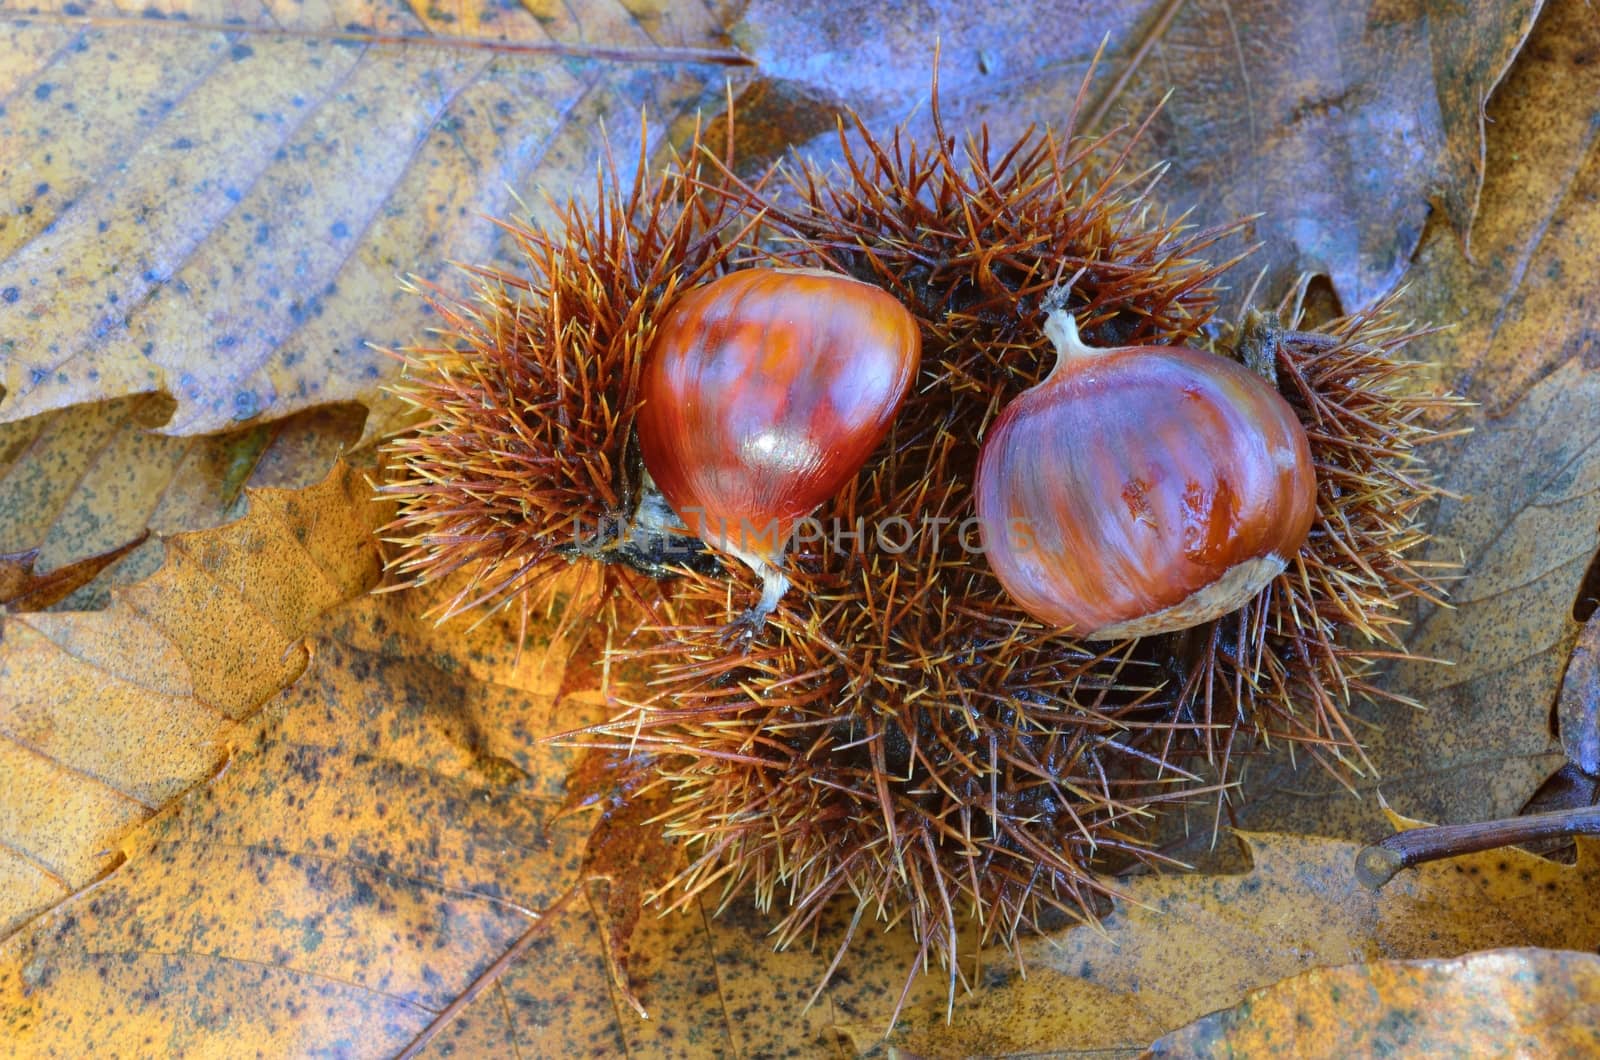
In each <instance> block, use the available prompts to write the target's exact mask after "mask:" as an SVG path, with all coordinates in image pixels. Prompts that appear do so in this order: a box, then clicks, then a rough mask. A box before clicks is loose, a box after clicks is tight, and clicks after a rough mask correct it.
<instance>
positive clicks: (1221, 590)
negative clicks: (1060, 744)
mask: <svg viewBox="0 0 1600 1060" xmlns="http://www.w3.org/2000/svg"><path fill="white" fill-rule="evenodd" d="M1045 333H1046V334H1047V335H1048V336H1049V337H1050V339H1051V341H1052V342H1053V343H1054V344H1055V346H1056V355H1057V360H1056V366H1055V369H1054V370H1053V371H1052V372H1051V374H1050V375H1049V377H1048V378H1046V379H1045V380H1044V382H1042V383H1040V384H1039V385H1038V386H1036V387H1034V388H1033V389H1031V390H1029V391H1027V392H1026V393H1024V394H1022V395H1021V396H1019V397H1018V398H1017V399H1016V400H1014V401H1013V402H1012V403H1011V404H1010V405H1008V406H1007V407H1006V408H1005V409H1004V410H1003V411H1002V412H1001V413H1000V415H999V417H998V418H997V419H996V420H995V422H994V424H993V426H992V427H990V429H989V433H988V436H987V437H986V438H985V439H984V443H983V451H982V453H981V454H980V456H979V459H978V471H977V482H976V502H977V511H978V520H979V527H980V530H981V532H982V539H983V543H984V548H985V551H986V554H987V556H988V560H989V565H990V567H991V568H992V569H993V570H994V572H995V574H996V576H998V577H999V579H1000V583H1001V584H1002V585H1004V586H1005V588H1006V591H1007V592H1008V593H1010V595H1011V597H1012V599H1013V600H1015V601H1016V602H1017V603H1018V604H1019V605H1020V606H1021V607H1022V609H1023V610H1025V611H1027V612H1028V613H1029V614H1031V615H1033V616H1034V617H1035V618H1038V619H1040V620H1041V621H1043V622H1047V623H1050V624H1052V625H1056V626H1061V627H1063V628H1066V629H1068V630H1070V631H1072V632H1074V633H1075V634H1077V635H1078V636H1081V637H1083V638H1085V639H1087V640H1115V639H1120V638H1123V637H1138V636H1147V635H1150V634H1153V633H1166V632H1169V631H1171V630H1176V629H1186V628H1188V627H1190V626H1196V625H1199V624H1200V623H1202V622H1207V621H1210V620H1211V619H1213V618H1217V617H1218V616H1220V615H1224V614H1227V613H1228V612H1230V611H1234V610H1237V609H1238V608H1239V607H1242V606H1243V605H1244V604H1245V603H1246V602H1247V601H1248V600H1249V599H1250V598H1251V597H1253V596H1254V595H1256V594H1257V593H1259V592H1260V591H1261V590H1262V589H1263V588H1265V587H1266V585H1267V583H1268V582H1270V581H1271V580H1272V579H1273V578H1275V577H1277V575H1278V574H1279V573H1280V572H1282V571H1283V569H1284V567H1285V565H1286V564H1287V563H1288V560H1289V558H1290V557H1292V556H1293V555H1294V554H1295V553H1296V552H1297V551H1298V550H1299V548H1300V546H1301V545H1302V544H1304V543H1305V540H1306V536H1307V534H1309V532H1310V529H1311V521H1312V518H1313V516H1314V515H1315V513H1316V477H1315V474H1314V471H1313V468H1312V464H1311V450H1310V446H1309V444H1308V442H1307V440H1306V432H1305V429H1304V428H1303V427H1302V426H1301V425H1300V421H1299V420H1298V419H1297V418H1296V417H1295V414H1294V411H1293V410H1292V409H1291V408H1290V407H1289V405H1288V403H1287V402H1285V401H1284V400H1283V398H1282V397H1281V396H1279V394H1278V393H1277V391H1276V390H1274V389H1273V388H1272V387H1271V386H1269V385H1268V384H1267V383H1266V382H1265V381H1264V380H1263V379H1262V378H1261V377H1260V376H1258V375H1256V374H1254V373H1252V372H1250V371H1249V370H1248V369H1246V368H1244V367H1242V366H1241V365H1239V364H1237V363H1235V362H1233V361H1231V360H1228V359H1226V358H1224V357H1219V356H1217V355H1215V354H1211V353H1206V352H1204V351H1201V350H1191V349H1184V348H1179V347H1166V346H1136V347H1123V348H1117V349H1094V348H1092V347H1089V346H1085V345H1084V344H1083V343H1082V342H1081V341H1080V340H1079V338H1078V329H1077V324H1076V322H1075V321H1074V320H1073V318H1072V315H1071V314H1070V313H1069V312H1067V311H1066V310H1064V309H1060V308H1057V309H1054V310H1052V311H1051V312H1050V314H1049V317H1048V319H1047V321H1046V323H1045Z"/></svg>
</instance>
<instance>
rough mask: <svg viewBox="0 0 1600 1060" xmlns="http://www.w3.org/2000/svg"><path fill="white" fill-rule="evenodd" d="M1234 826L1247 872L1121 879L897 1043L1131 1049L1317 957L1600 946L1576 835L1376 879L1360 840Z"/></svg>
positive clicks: (1586, 862)
mask: <svg viewBox="0 0 1600 1060" xmlns="http://www.w3.org/2000/svg"><path fill="white" fill-rule="evenodd" d="M1404 823H1408V824H1409V823H1413V822H1404ZM1242 838H1243V839H1244V841H1245V843H1246V844H1247V847H1248V850H1249V853H1250V855H1251V857H1252V859H1253V861H1254V868H1253V869H1252V870H1251V871H1250V872H1248V873H1246V874H1243V875H1239V876H1220V877H1193V876H1190V877H1180V876H1170V877H1158V878H1146V879H1139V880H1130V881H1125V883H1124V884H1123V887H1124V890H1125V892H1126V894H1127V896H1128V900H1127V901H1126V902H1123V903H1121V904H1120V905H1119V907H1118V909H1117V911H1116V912H1114V913H1113V914H1112V915H1111V916H1110V917H1108V918H1107V919H1106V921H1105V924H1104V927H1103V929H1102V930H1094V929H1089V928H1079V929H1075V930H1072V931H1069V932H1067V933H1065V934H1062V935H1057V936H1054V937H1051V938H1041V939H1038V940H1035V941H1034V942H1032V943H1030V945H1029V946H1028V948H1027V950H1026V952H1025V957H1026V959H1027V960H1028V962H1029V963H1028V973H1027V978H1025V979H1022V978H1012V979H1010V981H1009V982H1006V983H1003V984H996V985H995V986H993V987H992V988H991V989H989V990H986V991H984V992H982V993H980V994H978V995H975V996H974V997H972V998H970V999H967V1000H964V1001H962V1002H959V1003H958V1004H957V1007H956V1018H955V1021H954V1022H953V1023H952V1024H950V1025H948V1026H946V1025H945V1024H944V1019H943V1017H944V1013H943V1011H942V1010H937V1009H936V1010H926V1009H925V1010H923V1011H920V1012H917V1013H914V1014H913V1015H912V1017H911V1026H910V1029H909V1030H908V1031H906V1032H905V1033H904V1034H902V1035H900V1036H897V1038H896V1041H897V1042H898V1043H900V1044H901V1045H903V1046H904V1047H905V1048H906V1049H907V1050H908V1051H909V1052H911V1053H912V1054H913V1055H930V1056H945V1055H966V1054H970V1053H973V1052H984V1053H998V1052H1008V1051H1027V1050H1063V1049H1105V1048H1119V1047H1120V1048H1138V1047H1141V1046H1143V1045H1144V1044H1145V1043H1146V1042H1148V1041H1149V1040H1150V1039H1151V1038H1153V1037H1155V1036H1156V1035H1157V1034H1159V1033H1161V1032H1162V1031H1163V1030H1166V1029H1170V1028H1174V1027H1179V1026H1182V1025H1184V1024H1186V1023H1188V1022H1190V1021H1192V1020H1194V1019H1197V1018H1199V1017H1200V1016H1203V1015H1204V1014H1205V1013H1207V1012H1212V1011H1215V1010H1217V1009H1219V1008H1224V1007H1228V1006H1232V1005H1236V1004H1238V1003H1239V1001H1240V1000H1241V999H1242V998H1244V997H1245V996H1246V995H1247V994H1249V992H1250V991H1252V990H1256V989H1260V988H1261V987H1264V986H1268V985H1270V984H1272V983H1275V982H1278V981H1279V980H1281V979H1286V978H1288V977H1289V976H1293V975H1297V974H1300V973H1302V972H1305V971H1307V970H1309V969H1313V968H1318V967H1326V966H1338V965H1345V964H1349V963H1351V962H1367V961H1375V960H1411V959H1423V958H1441V957H1456V956H1459V955H1461V954H1464V953H1469V952H1471V951H1474V950H1481V949H1492V948H1498V947H1504V946H1539V947H1545V948H1550V949H1576V950H1590V951H1593V950H1594V949H1595V948H1596V947H1600V909H1597V908H1596V906H1595V903H1594V895H1595V893H1596V888H1600V842H1595V841H1590V840H1583V841H1580V843H1579V860H1578V864H1577V865H1575V866H1567V865H1561V864H1557V863H1555V862H1551V861H1546V860H1544V859H1542V858H1538V857H1535V856H1534V855H1532V854H1527V853H1524V852H1522V851H1520V850H1515V849H1512V850H1504V851H1490V852H1487V853H1482V854H1474V855H1470V856H1468V857H1463V858H1458V859H1455V860H1453V861H1449V862H1438V863H1434V864H1430V865H1425V866H1419V867H1418V868H1416V869H1412V870H1408V871H1406V872H1404V873H1402V874H1401V875H1400V876H1398V877H1396V878H1395V879H1394V881H1393V882H1392V883H1390V884H1389V885H1388V886H1386V887H1385V888H1383V890H1381V891H1379V892H1377V893H1373V892H1371V891H1369V890H1367V889H1366V888H1365V887H1363V886H1361V885H1360V884H1359V883H1357V882H1356V879H1355V875H1354V864H1355V856H1356V851H1357V850H1358V849H1359V847H1358V846H1357V845H1356V844H1352V843H1343V842H1338V841H1334V840H1327V839H1309V838H1296V837H1291V836H1283V835H1262V834H1245V835H1243V836H1242ZM1086 1012H1087V1013H1092V1014H1094V1017H1098V1018H1094V1017H1090V1018H1086V1016H1085V1013H1086ZM1052 1013H1054V1015H1052Z"/></svg>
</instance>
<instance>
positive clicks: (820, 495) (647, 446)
mask: <svg viewBox="0 0 1600 1060" xmlns="http://www.w3.org/2000/svg"><path fill="white" fill-rule="evenodd" d="M921 349H922V345H921V336H920V334H919V332H918V330H917V323H916V320H915V318H913V317H912V316H911V314H910V313H909V312H908V311H907V310H906V308H905V307H904V306H902V305H901V304H900V303H899V302H898V301H896V300H895V298H894V297H893V296H891V295H890V294H888V292H886V291H884V290H882V289H880V288H878V287H874V286H872V285H871V284H868V283H864V282H862V281H860V280H855V279H852V278H850V277H848V276H843V275H840V274H838V273H834V272H828V271H825V270H821V269H760V268H754V269H744V270H740V271H737V272H731V273H728V274H727V275H725V276H722V277H719V278H718V279H716V280H713V281H712V282H710V283H708V284H705V285H704V286H701V287H697V288H695V289H693V290H691V291H689V292H688V293H687V294H685V295H683V296H682V297H681V298H680V299H678V301H677V302H676V303H675V304H674V305H673V306H672V307H671V308H670V309H669V310H668V311H667V313H666V315H665V316H664V317H663V319H662V320H661V323H660V326H659V328H658V330H657V332H656V336H655V339H654V341H653V344H652V346H651V348H650V350H649V352H648V354H647V356H646V358H645V362H644V367H643V374H642V378H641V383H640V386H641V396H642V399H643V403H642V405H641V406H640V409H639V413H638V418H637V420H636V428H637V431H638V437H639V450H640V453H641V455H642V456H643V458H644V464H645V468H646V470H647V471H649V473H650V475H651V477H652V478H653V479H654V480H655V484H656V487H657V488H658V489H659V490H660V491H661V494H662V495H663V496H664V497H665V498H666V500H667V503H668V504H669V505H670V506H671V507H672V509H673V511H674V512H676V513H677V515H678V517H679V518H680V519H682V520H683V522H684V524H685V525H686V526H687V527H688V528H689V529H690V530H691V531H692V532H694V533H695V534H696V535H697V536H699V538H700V539H701V540H702V541H704V542H705V543H706V544H707V545H710V546H711V547H712V548H715V549H717V550H719V551H721V552H723V553H726V554H728V555H731V556H734V557H736V558H738V559H740V560H742V561H744V562H745V563H746V564H748V565H749V566H750V567H751V569H753V570H754V571H755V572H756V573H757V574H759V575H760V576H761V578H762V583H763V585H762V595H761V600H760V602H759V603H758V604H757V605H756V606H755V608H754V609H753V610H752V611H751V613H750V616H749V617H750V618H751V619H752V620H755V621H759V620H760V619H762V618H764V617H765V616H766V615H767V614H768V613H770V612H771V611H772V609H773V608H774V607H775V606H777V602H778V600H779V599H780V598H781V597H782V596H783V594H784V592H785V591H786V590H787V588H788V580H787V578H786V577H785V576H784V574H783V572H782V570H781V569H780V564H781V562H782V559H783V553H784V549H785V546H786V543H787V541H788V538H789V536H790V535H791V534H792V533H793V531H794V527H795V524H796V523H797V522H798V521H799V520H801V519H803V518H805V517H806V516H807V515H809V514H810V513H811V512H812V511H813V510H815V509H816V507H817V506H818V505H819V504H821V503H822V502H823V501H825V500H827V499H828V498H829V497H831V496H833V495H834V494H835V493H837V492H838V491H839V489H840V488H841V487H842V486H843V485H844V484H845V483H846V482H847V481H849V479H850V478H851V477H852V476H854V475H855V474H856V472H857V471H859V470H860V469H861V466H862V464H864V463H865V462H866V459H867V456H868V455H869V454H870V453H871V452H872V450H873V449H874V448H876V447H877V445H878V443H879V442H880V441H882V439H883V437H884V435H885V434H886V433H887V432H888V429H889V425H890V423H891V422H892V421H893V419H894V415H895V413H896V412H897V411H898V410H899V408H900V404H901V402H902V401H904V399H905V396H906V392H907V391H908V390H909V389H910V387H911V383H912V381H913V380H914V379H915V378H916V375H917V367H918V363H919V360H920V357H921Z"/></svg>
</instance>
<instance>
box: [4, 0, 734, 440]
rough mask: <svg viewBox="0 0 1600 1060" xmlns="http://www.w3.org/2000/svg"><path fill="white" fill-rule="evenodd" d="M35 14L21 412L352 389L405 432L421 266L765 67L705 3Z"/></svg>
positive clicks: (21, 241) (19, 56)
mask: <svg viewBox="0 0 1600 1060" xmlns="http://www.w3.org/2000/svg"><path fill="white" fill-rule="evenodd" d="M280 7H281V10H280V9H279V8H280ZM634 8H636V9H637V11H638V13H637V14H636V13H635V10H634ZM8 19H9V30H8V33H7V34H6V36H5V38H4V40H3V41H0V68H4V69H5V70H6V71H7V73H6V76H5V80H4V84H0V91H4V92H5V98H6V111H5V123H6V127H7V130H8V133H9V135H8V140H7V155H8V158H9V162H8V164H7V166H6V167H5V168H4V169H3V170H0V202H7V203H17V204H19V206H20V207H21V208H20V209H19V210H17V211H15V212H13V211H10V210H8V211H7V213H6V215H5V217H4V218H3V219H0V313H3V314H4V318H3V319H4V322H5V323H4V324H3V326H0V386H3V388H4V392H5V396H4V399H3V401H0V420H18V419H22V418H24V417H28V416H33V415H37V414H39V413H41V412H45V411H48V410H50V409H56V408H61V407H63V406H66V405H70V404H78V403H83V402H89V401H98V400H105V399H108V398H116V397H122V396H126V395H130V394H143V393H155V392H160V393H165V394H168V395H170V396H171V397H172V398H173V399H174V400H175V402H176V405H175V408H174V411H173V413H172V418H171V420H170V421H169V422H167V423H166V424H165V425H164V426H163V427H162V430H163V431H165V432H166V433H169V434H199V433H205V432H210V431H218V430H223V429H227V428H231V427H236V426H237V425H238V424H239V423H240V422H242V421H247V420H253V419H256V418H261V417H278V416H283V415H286V414H288V413H290V412H293V411H295V410H298V409H304V408H308V407H311V406H313V405H321V404H327V403H331V402H340V401H360V402H364V403H367V404H369V406H371V407H372V409H373V417H372V419H370V420H369V422H368V424H367V430H368V432H369V435H371V434H377V433H381V432H383V431H384V430H387V429H388V428H389V427H390V426H392V420H393V417H394V416H395V415H396V414H397V413H398V412H399V411H400V409H399V406H398V403H396V402H392V401H382V400H379V398H378V394H377V387H378V384H379V382H380V381H381V380H382V379H383V378H385V377H386V376H388V375H389V374H391V373H392V372H393V371H394V365H393V363H392V362H391V361H390V360H389V359H387V358H385V357H384V356H383V355H382V354H381V353H379V352H378V351H377V349H376V348H375V347H383V346H396V345H400V344H403V343H406V342H409V341H411V340H412V339H414V338H416V337H417V336H419V335H421V334H422V333H423V332H424V331H425V329H426V328H427V327H428V323H429V321H428V316H427V311H426V308H425V306H424V303H423V301H422V300H421V299H419V298H417V297H415V296H413V295H410V294H408V293H406V292H404V291H403V290H401V289H400V285H399V284H398V283H397V282H396V278H397V276H399V275H403V274H407V273H415V274H417V275H419V276H422V277H425V278H437V277H438V276H440V275H441V274H442V272H443V270H445V269H446V268H448V266H447V265H446V263H447V262H448V261H450V260H452V259H455V260H461V261H472V262H488V261H491V260H493V259H494V257H495V255H496V252H497V246H498V232H497V229H496V228H495V227H494V226H493V225H492V224H491V223H490V222H489V221H488V220H487V219H486V217H487V216H505V215H508V214H512V213H516V212H520V208H519V206H518V198H517V197H518V196H520V198H521V200H522V201H525V202H527V203H529V204H530V205H531V206H532V207H533V208H534V211H535V214H536V216H538V215H542V211H543V210H544V209H545V208H546V205H545V200H544V198H543V195H542V193H541V189H564V188H572V189H579V188H586V187H588V186H589V185H590V184H591V183H592V171H591V164H592V159H593V156H594V152H595V148H596V147H597V145H598V144H599V142H600V141H599V138H598V135H597V134H598V132H599V122H600V120H601V119H602V118H604V117H605V116H606V115H608V114H613V113H615V114H619V115H621V116H622V118H621V121H620V123H619V124H620V128H619V129H618V130H617V131H618V132H619V134H623V135H625V136H628V137H631V136H632V130H633V129H634V128H636V126H637V115H638V113H639V109H640V107H641V106H648V107H649V108H650V109H651V110H653V111H654V112H655V113H656V114H657V116H658V125H657V129H658V130H660V129H665V128H666V127H667V126H668V125H669V124H670V123H671V120H672V119H673V118H675V117H676V116H677V115H678V114H679V113H680V112H686V111H692V109H693V108H694V106H695V105H696V103H697V102H698V98H699V96H700V95H701V93H702V92H703V91H704V90H705V89H706V88H707V87H708V85H709V84H711V83H712V81H713V79H714V80H715V81H716V82H717V83H720V80H721V76H722V74H721V71H722V69H723V68H724V66H725V64H728V63H738V62H741V61H742V58H741V57H740V56H738V55H737V54H736V53H733V52H730V51H729V50H728V49H727V48H726V47H724V46H722V45H721V43H720V36H721V24H720V22H719V20H718V16H717V13H716V12H715V11H714V10H713V9H712V8H710V7H708V6H707V5H704V4H699V3H681V4H676V5H673V6H672V7H670V8H666V7H660V8H654V9H652V7H650V6H648V5H633V8H630V7H629V6H627V5H620V4H618V5H611V4H606V5H586V6H584V7H583V8H582V9H581V11H580V10H579V9H576V8H571V7H568V6H566V5H560V4H544V3H540V4H536V5H532V6H524V7H504V8H502V7H491V8H485V9H483V10H482V11H479V10H478V9H473V10H472V11H468V10H467V9H465V8H460V7H451V8H448V9H443V8H439V9H436V8H431V7H428V6H427V5H420V6H416V5H413V6H406V5H394V4H373V3H364V2H361V0H341V2H339V3H335V4H333V5H307V6H298V5H274V6H273V7H272V8H270V9H269V8H263V7H261V6H260V5H255V4H244V3H235V2H232V0H224V2H222V3H219V4H213V5H206V6H204V7H202V8H192V7H190V6H189V5H187V4H183V3H177V4H156V5H151V6H147V7H145V8H143V9H142V10H141V11H140V12H139V14H137V15H136V16H134V17H127V16H126V15H125V14H124V13H123V11H122V10H121V9H117V8H110V7H102V6H101V5H100V4H98V3H96V2H95V0H84V2H82V3H78V2H72V3H65V4H59V5H58V4H47V5H45V6H43V7H40V8H35V9H31V10H30V11H28V12H27V13H25V14H22V13H18V14H12V15H9V16H8ZM697 61H698V63H699V65H694V64H695V63H696V62H697ZM641 74H642V75H644V76H641ZM6 89H9V91H6ZM657 135H658V136H659V132H658V133H657Z"/></svg>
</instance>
